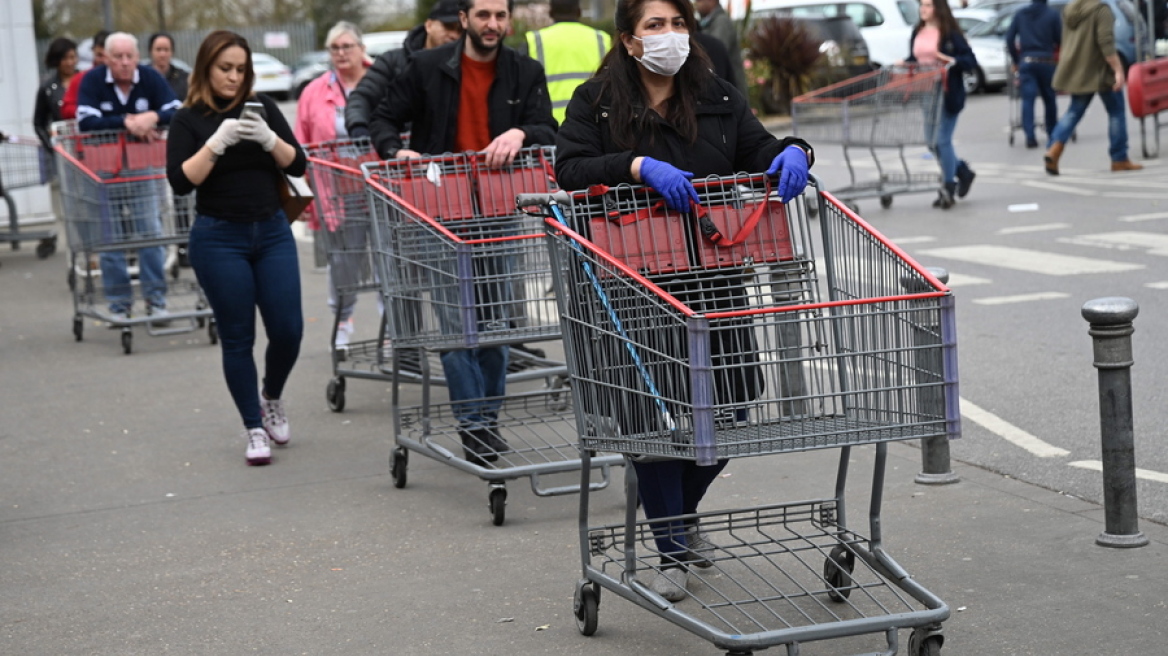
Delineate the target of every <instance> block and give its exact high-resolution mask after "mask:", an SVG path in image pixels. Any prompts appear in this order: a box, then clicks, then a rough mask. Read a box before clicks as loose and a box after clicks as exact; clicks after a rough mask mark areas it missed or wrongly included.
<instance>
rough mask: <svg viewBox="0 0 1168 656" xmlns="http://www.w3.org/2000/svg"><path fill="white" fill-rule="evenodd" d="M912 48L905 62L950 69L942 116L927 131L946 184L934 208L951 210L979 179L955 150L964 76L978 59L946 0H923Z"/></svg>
mask: <svg viewBox="0 0 1168 656" xmlns="http://www.w3.org/2000/svg"><path fill="white" fill-rule="evenodd" d="M910 48H911V50H912V54H911V55H910V56H909V58H908V59H907V60H905V61H908V62H913V63H917V64H920V65H922V66H947V67H948V68H947V70H946V71H945V85H944V96H943V100H944V102H943V103H942V106H941V112H940V116H939V117H938V118H937V120H936V121H928V122H927V124H926V126H925V129H926V130H927V132H928V133H927V135H926V138H927V139H928V141H930V142H931V143H932V144H933V145H932V146H931V148H930V149H931V150H932V151H933V154H934V155H935V156H936V157H937V159H938V160H939V161H940V163H941V177H942V182H943V183H944V184H943V185H942V187H941V190H940V191H939V192H938V197H937V200H936V201H934V202H933V207H940V208H943V209H949V208H950V207H951V206H952V205H953V202H954V197H955V196H956V197H957V198H964V197H965V195H966V194H967V193H969V188H970V186H971V185H973V179H974V177H975V174H974V172H973V170H972V169H970V168H969V164H967V163H966V162H965V160H963V159H959V158H958V157H957V152H956V151H955V150H954V149H953V130H954V129H956V127H957V115H958V114H960V113H961V110H962V109H964V107H965V86H964V85H963V84H962V73H963V72H965V71H973V70H975V69H976V68H977V59H976V58H974V56H973V50H972V49H971V48H970V47H969V43H968V42H966V40H965V36H964V35H963V34H962V33H961V28H960V27H959V26H958V25H957V21H956V20H955V19H954V18H953V12H952V11H950V10H949V3H948V2H947V1H946V0H921V20H920V22H919V23H917V26H916V27H915V28H913V34H912V41H911V43H910Z"/></svg>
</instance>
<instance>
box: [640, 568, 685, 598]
mask: <svg viewBox="0 0 1168 656" xmlns="http://www.w3.org/2000/svg"><path fill="white" fill-rule="evenodd" d="M687 583H689V572H687V571H686V570H685V569H684V568H681V567H670V568H668V569H663V570H661V571H659V572H657V578H655V579H653V583H651V584H649V589H650V590H652V591H653V592H656V593H657V594H659V595H661V596H662V597H664V598H665V600H666V601H681V600H682V599H685V596H686V595H687V594H689V593H688V592H686V590H685V586H686V584H687Z"/></svg>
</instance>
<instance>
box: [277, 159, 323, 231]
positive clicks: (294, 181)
mask: <svg viewBox="0 0 1168 656" xmlns="http://www.w3.org/2000/svg"><path fill="white" fill-rule="evenodd" d="M315 198H316V194H314V193H312V187H309V186H308V181H307V180H305V179H304V178H302V177H295V176H291V175H288V174H286V173H283V172H281V173H280V207H281V208H282V209H283V210H284V214H287V215H288V223H292V222H293V221H295V220H297V219H299V218H300V215H301V214H303V213H304V210H305V209H307V208H308V206H309V205H311V204H312V201H313V200H314V199H315Z"/></svg>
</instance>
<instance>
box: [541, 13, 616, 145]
mask: <svg viewBox="0 0 1168 656" xmlns="http://www.w3.org/2000/svg"><path fill="white" fill-rule="evenodd" d="M611 46H612V37H610V36H609V35H607V34H605V33H604V32H601V31H600V30H594V29H592V28H591V27H588V26H587V25H584V24H582V23H574V22H570V21H564V22H561V23H556V24H555V25H552V26H551V27H545V28H543V29H542V30H535V31H533V32H528V33H527V54H529V55H531V57H532V58H533V59H535V60H536V61H538V62H539V63H540V64H543V71H544V74H545V75H547V85H548V97H549V98H551V101H552V115H553V116H555V117H556V121H558V122H560V123H563V122H564V114H565V113H566V112H567V109H568V101H569V100H571V99H572V92H573V91H575V90H576V87H578V86H580V84H581V83H583V82H584V81H585V80H587V79H588V78H590V77H592V75H593V74H594V73H596V69H598V68H600V60H602V59H604V55H605V54H607V53H608V49H609V48H610V47H611Z"/></svg>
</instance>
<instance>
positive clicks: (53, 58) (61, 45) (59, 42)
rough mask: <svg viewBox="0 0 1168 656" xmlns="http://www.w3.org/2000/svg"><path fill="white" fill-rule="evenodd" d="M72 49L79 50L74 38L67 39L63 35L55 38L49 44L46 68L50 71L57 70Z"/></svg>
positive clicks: (46, 54)
mask: <svg viewBox="0 0 1168 656" xmlns="http://www.w3.org/2000/svg"><path fill="white" fill-rule="evenodd" d="M70 50H73V51H76V50H77V44H76V43H75V42H74V41H73V39H67V38H65V37H63V36H59V37H57V38H55V39H53V42H52V43H50V44H49V50H48V51H47V52H46V53H45V68H47V69H49V70H50V71H52V70H56V68H57V67H58V66H60V65H61V60H62V59H64V58H65V55H67V54H69V51H70Z"/></svg>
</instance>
